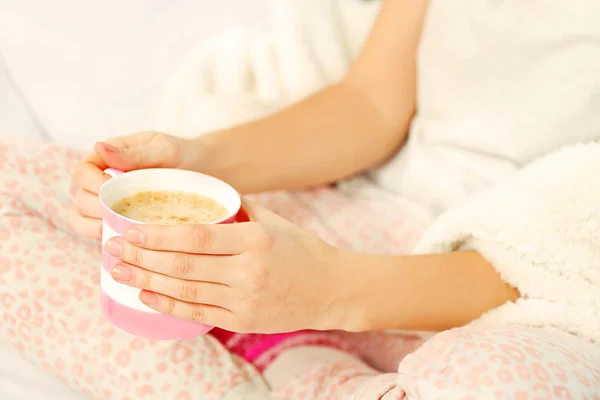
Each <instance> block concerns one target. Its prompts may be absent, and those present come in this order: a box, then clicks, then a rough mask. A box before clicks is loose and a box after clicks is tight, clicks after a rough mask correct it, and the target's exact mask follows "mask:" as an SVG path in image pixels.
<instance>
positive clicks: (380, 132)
mask: <svg viewBox="0 0 600 400" xmlns="http://www.w3.org/2000/svg"><path fill="white" fill-rule="evenodd" d="M405 108H406V109H407V111H406V112H404V114H402V112H401V111H400V112H399V113H398V115H397V118H395V119H394V121H389V120H387V119H386V118H384V117H383V116H382V115H381V113H380V112H378V110H377V108H376V107H375V106H374V104H373V103H372V102H371V101H370V100H369V97H368V96H366V95H365V93H363V92H362V90H361V89H360V88H358V87H356V86H354V85H352V84H349V83H347V82H344V83H340V84H337V85H334V86H331V87H329V88H326V89H324V90H322V91H321V92H319V93H318V94H316V95H314V96H312V97H311V98H308V99H306V100H305V101H302V102H300V103H299V104H296V105H294V106H292V107H290V108H288V109H285V110H283V111H281V112H279V113H276V114H274V115H272V116H270V117H267V118H265V119H262V120H258V121H255V122H251V123H248V124H245V125H242V126H239V127H236V128H233V129H230V130H226V131H222V132H217V133H215V134H212V135H208V136H203V137H200V138H199V139H198V141H199V142H200V147H203V148H204V149H205V151H204V154H203V156H202V165H203V168H202V169H203V171H204V172H206V173H208V174H211V175H214V176H216V177H219V178H221V179H224V180H226V181H227V182H229V183H231V184H232V185H233V186H235V187H236V188H237V189H238V190H240V191H241V192H244V193H248V192H259V191H267V190H274V189H298V188H304V187H307V186H313V185H319V184H326V183H329V182H334V181H337V180H339V179H342V178H344V177H347V176H350V175H353V174H356V173H359V172H361V171H364V170H367V169H369V168H371V167H373V166H374V165H376V164H378V163H380V162H382V161H383V160H385V159H386V158H387V157H389V156H390V155H391V154H392V153H393V152H394V151H395V149H397V147H398V146H399V145H400V144H401V142H402V140H403V139H404V136H405V134H406V131H407V127H408V124H409V121H410V118H411V115H412V107H410V105H409V107H405Z"/></svg>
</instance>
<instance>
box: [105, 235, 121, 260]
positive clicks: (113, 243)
mask: <svg viewBox="0 0 600 400" xmlns="http://www.w3.org/2000/svg"><path fill="white" fill-rule="evenodd" d="M104 249H105V250H106V252H107V253H108V254H110V255H111V256H113V257H121V243H119V242H118V240H117V239H110V240H109V241H108V242H106V244H105V245H104Z"/></svg>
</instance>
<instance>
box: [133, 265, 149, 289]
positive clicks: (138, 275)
mask: <svg viewBox="0 0 600 400" xmlns="http://www.w3.org/2000/svg"><path fill="white" fill-rule="evenodd" d="M133 270H134V273H133V274H134V282H135V283H136V286H137V287H139V288H141V289H148V290H151V289H152V274H151V273H149V272H147V271H144V270H142V269H137V268H133Z"/></svg>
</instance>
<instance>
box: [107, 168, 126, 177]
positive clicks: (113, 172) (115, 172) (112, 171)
mask: <svg viewBox="0 0 600 400" xmlns="http://www.w3.org/2000/svg"><path fill="white" fill-rule="evenodd" d="M104 173H105V174H106V175H110V176H112V177H113V178H114V177H115V176H118V175H123V174H124V173H125V171H121V170H120V169H116V168H106V169H105V170H104Z"/></svg>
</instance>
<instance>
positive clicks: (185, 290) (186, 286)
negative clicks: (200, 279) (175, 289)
mask: <svg viewBox="0 0 600 400" xmlns="http://www.w3.org/2000/svg"><path fill="white" fill-rule="evenodd" d="M197 297H198V287H197V286H196V284H195V283H194V282H188V281H183V283H182V285H181V289H180V293H179V298H180V299H181V300H183V301H194V300H196V298H197Z"/></svg>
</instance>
